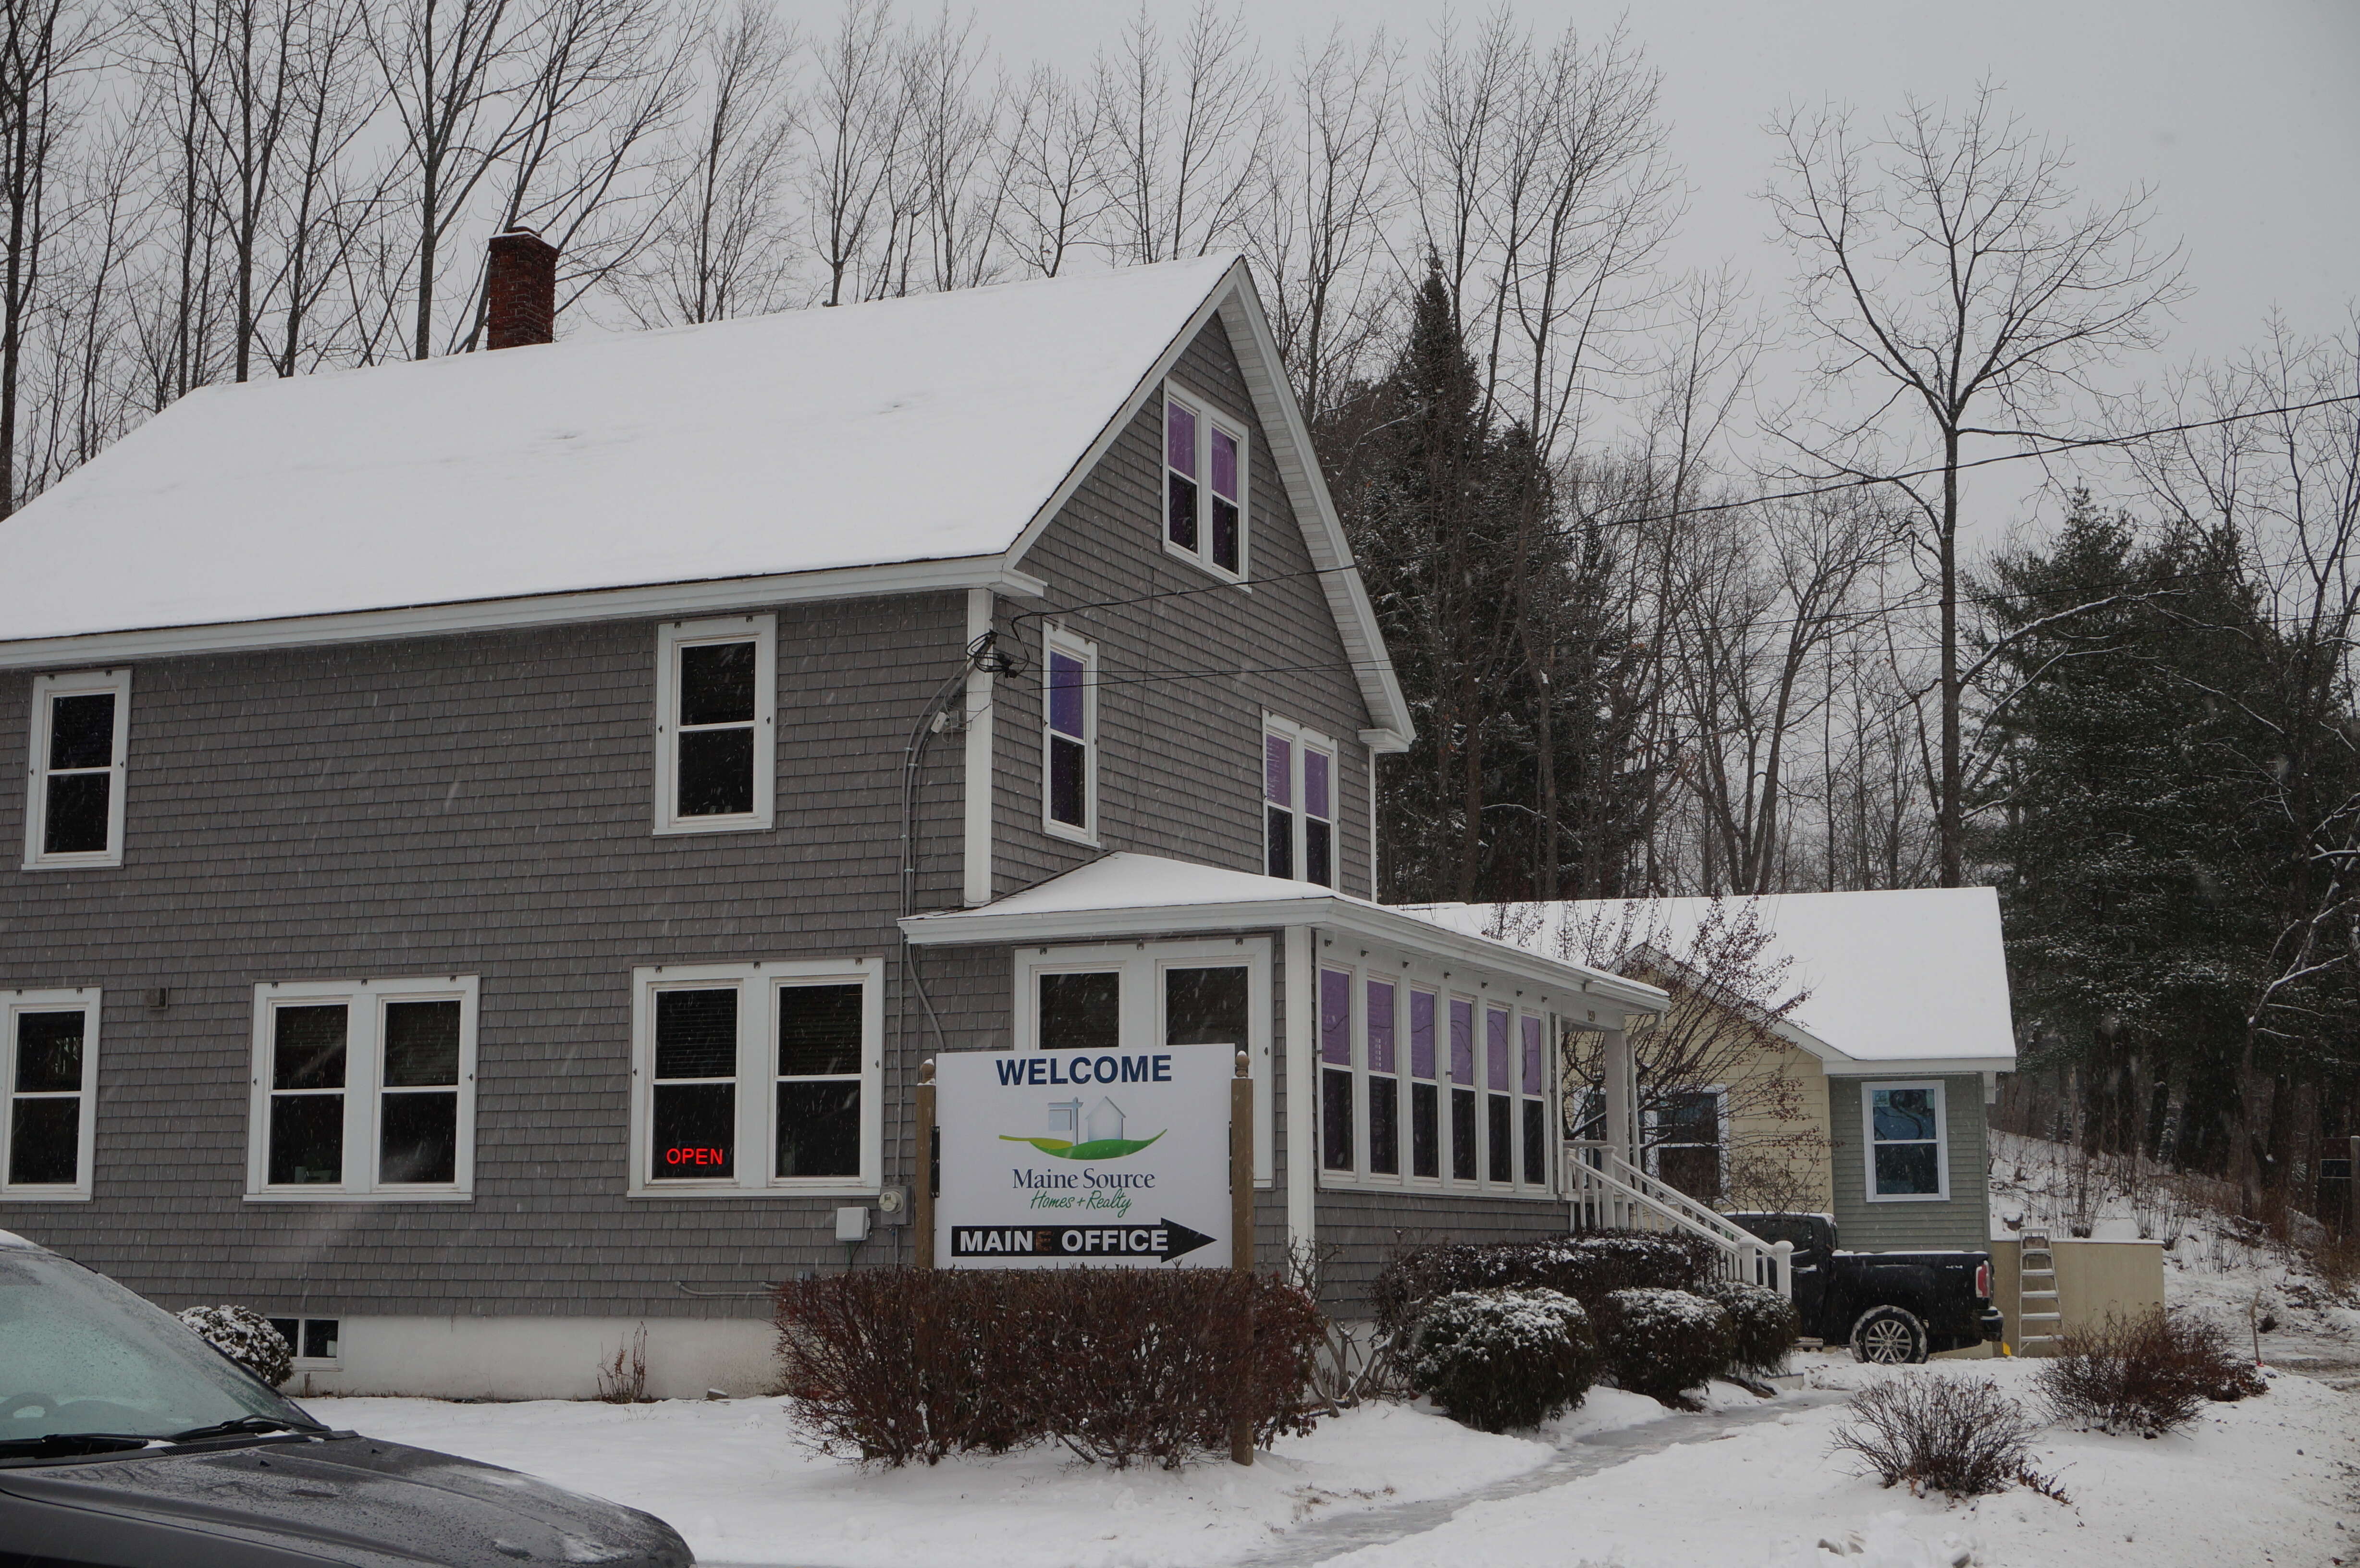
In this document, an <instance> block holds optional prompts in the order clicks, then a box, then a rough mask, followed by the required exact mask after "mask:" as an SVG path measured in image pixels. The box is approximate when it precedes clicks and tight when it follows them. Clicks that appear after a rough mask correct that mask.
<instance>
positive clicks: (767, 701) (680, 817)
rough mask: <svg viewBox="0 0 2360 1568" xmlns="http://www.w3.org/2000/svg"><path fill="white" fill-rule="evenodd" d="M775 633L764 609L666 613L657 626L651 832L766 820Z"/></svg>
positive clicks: (773, 742)
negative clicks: (683, 617) (703, 617)
mask: <svg viewBox="0 0 2360 1568" xmlns="http://www.w3.org/2000/svg"><path fill="white" fill-rule="evenodd" d="M777 633H778V622H777V618H776V617H775V616H771V615H728V616H723V617H721V618H719V619H716V620H709V621H673V622H670V623H667V624H666V625H664V626H661V627H659V628H658V630H657V635H656V648H657V672H656V736H657V747H656V832H658V833H728V832H743V831H746V830H749V829H751V830H760V829H764V828H768V827H769V826H770V819H771V797H772V790H773V784H774V780H773V774H774V768H775V764H776V761H777V757H778V744H777V737H776V725H777V711H778V688H779V681H778V672H777V671H778V666H777Z"/></svg>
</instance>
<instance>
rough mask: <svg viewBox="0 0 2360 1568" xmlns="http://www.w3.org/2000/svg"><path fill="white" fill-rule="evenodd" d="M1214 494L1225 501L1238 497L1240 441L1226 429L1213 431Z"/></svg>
mask: <svg viewBox="0 0 2360 1568" xmlns="http://www.w3.org/2000/svg"><path fill="white" fill-rule="evenodd" d="M1213 494H1214V495H1218V496H1219V497H1221V499H1223V500H1225V501H1234V500H1236V499H1237V498H1238V443H1237V441H1236V439H1235V438H1234V437H1232V436H1231V435H1230V434H1229V432H1228V431H1226V430H1215V431H1214V432H1213Z"/></svg>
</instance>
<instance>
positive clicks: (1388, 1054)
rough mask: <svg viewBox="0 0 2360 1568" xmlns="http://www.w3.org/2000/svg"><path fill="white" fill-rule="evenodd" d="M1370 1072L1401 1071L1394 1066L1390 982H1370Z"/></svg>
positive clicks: (1391, 988) (1391, 985) (1391, 991)
mask: <svg viewBox="0 0 2360 1568" xmlns="http://www.w3.org/2000/svg"><path fill="white" fill-rule="evenodd" d="M1369 1071H1370V1072H1371V1073H1395V1072H1399V1071H1400V1069H1399V1068H1397V1067H1395V1066H1394V1065H1393V982H1392V981H1390V980H1371V981H1370V982H1369Z"/></svg>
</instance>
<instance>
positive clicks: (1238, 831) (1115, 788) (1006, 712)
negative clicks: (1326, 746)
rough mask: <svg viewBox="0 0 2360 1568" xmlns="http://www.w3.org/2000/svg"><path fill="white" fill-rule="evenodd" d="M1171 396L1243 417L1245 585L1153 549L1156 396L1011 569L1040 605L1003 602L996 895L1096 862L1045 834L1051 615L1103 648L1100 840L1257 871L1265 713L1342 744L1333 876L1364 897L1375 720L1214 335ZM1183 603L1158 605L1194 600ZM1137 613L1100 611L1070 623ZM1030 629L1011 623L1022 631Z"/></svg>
mask: <svg viewBox="0 0 2360 1568" xmlns="http://www.w3.org/2000/svg"><path fill="white" fill-rule="evenodd" d="M1173 376H1174V379H1175V381H1177V382H1179V383H1180V384H1182V385H1183V386H1185V387H1187V388H1188V389H1190V390H1192V391H1194V392H1196V393H1197V394H1199V395H1200V396H1202V397H1208V398H1210V399H1212V400H1213V401H1214V402H1215V403H1217V404H1218V405H1220V406H1222V407H1223V408H1225V409H1226V411H1227V412H1228V413H1229V415H1231V416H1232V417H1233V418H1238V419H1244V420H1245V422H1246V424H1247V429H1248V437H1249V440H1250V442H1251V445H1250V447H1249V452H1248V458H1247V477H1248V485H1249V492H1250V494H1249V506H1250V510H1249V513H1248V523H1247V530H1248V545H1247V550H1248V575H1249V577H1250V578H1251V582H1252V586H1251V590H1248V589H1243V588H1240V587H1237V586H1235V585H1233V584H1228V583H1221V582H1219V581H1218V579H1216V578H1214V577H1213V576H1212V575H1211V574H1209V573H1208V572H1205V571H1203V570H1202V569H1200V568H1199V567H1197V566H1196V565H1195V564H1194V563H1192V562H1190V561H1185V560H1183V559H1181V558H1180V557H1177V556H1175V555H1173V554H1170V553H1169V552H1167V551H1166V550H1164V537H1163V528H1164V523H1163V517H1164V513H1163V499H1162V497H1163V486H1164V460H1163V437H1164V404H1163V398H1162V397H1161V396H1155V397H1150V398H1149V399H1148V400H1147V402H1146V404H1145V405H1144V406H1143V407H1142V408H1141V409H1140V411H1139V413H1138V414H1137V415H1136V416H1135V417H1133V418H1132V419H1131V420H1130V421H1129V423H1128V424H1127V425H1125V427H1124V428H1123V430H1122V431H1121V433H1120V435H1118V436H1117V437H1116V439H1115V441H1113V443H1112V445H1111V446H1110V447H1109V449H1108V452H1107V453H1106V455H1105V457H1104V458H1103V459H1101V460H1100V462H1099V463H1098V467H1097V469H1096V470H1095V471H1093V473H1092V474H1090V476H1089V477H1088V478H1087V479H1085V480H1084V481H1083V483H1082V484H1081V485H1080V486H1079V488H1078V489H1077V490H1076V492H1075V494H1074V496H1073V498H1072V499H1071V500H1070V501H1068V502H1067V503H1066V504H1065V507H1064V509H1063V510H1062V511H1061V512H1060V513H1059V514H1058V516H1057V517H1056V518H1055V520H1054V521H1053V522H1052V523H1051V524H1050V525H1049V527H1048V528H1046V529H1045V530H1044V531H1043V533H1042V535H1041V537H1040V539H1038V540H1036V541H1035V542H1034V543H1033V545H1032V549H1031V550H1028V551H1027V552H1026V553H1025V555H1024V558H1023V560H1022V562H1021V564H1022V569H1023V570H1024V571H1026V572H1032V574H1033V575H1035V576H1037V577H1040V578H1042V579H1043V580H1044V581H1046V582H1047V583H1049V590H1050V591H1049V596H1048V598H1047V599H1046V600H1045V601H1044V602H1043V604H1037V605H1036V604H1022V603H1018V602H1014V601H1010V600H1002V601H1000V606H999V618H998V622H997V625H998V626H999V628H1000V633H1001V635H1002V636H1003V637H1011V644H1012V646H1013V647H1015V648H1017V649H1019V650H1020V651H1021V653H1022V657H1023V659H1024V660H1025V666H1026V668H1025V672H1024V673H1023V674H1022V675H1021V676H1018V677H1015V678H1012V679H1010V678H1002V679H1001V680H1000V681H997V682H995V684H994V689H993V705H994V708H995V716H996V740H997V747H998V754H999V759H1000V760H999V768H998V774H999V787H998V790H997V795H996V800H995V807H994V815H995V821H996V822H997V824H998V828H997V832H996V833H995V838H996V841H997V844H998V850H997V853H996V855H995V858H994V863H993V891H994V893H995V895H996V896H1004V895H1006V894H1008V893H1011V892H1015V891H1017V890H1019V889H1021V888H1024V887H1032V885H1033V884H1035V883H1038V882H1042V881H1044V880H1046V879H1047V878H1049V877H1054V876H1056V875H1057V874H1058V873H1060V872H1063V871H1070V870H1072V869H1073V868H1074V867H1075V866H1080V865H1083V864H1085V863H1086V862H1087V861H1090V860H1093V859H1095V858H1097V856H1098V853H1099V851H1098V850H1094V849H1091V848H1089V847H1088V846H1087V845H1082V844H1074V843H1071V842H1069V841H1067V840H1065V839H1060V838H1057V837H1054V836H1053V835H1051V834H1050V833H1047V832H1046V831H1044V830H1043V826H1042V821H1041V726H1042V713H1041V692H1042V675H1041V669H1040V666H1041V658H1042V652H1041V648H1042V643H1041V636H1042V633H1041V628H1042V622H1043V614H1042V613H1041V612H1043V611H1047V612H1051V613H1052V614H1053V615H1054V619H1056V620H1057V621H1059V622H1060V623H1061V624H1062V625H1063V626H1065V628H1066V629H1067V630H1069V631H1071V632H1072V633H1074V634H1075V635H1076V636H1078V637H1087V638H1088V639H1089V640H1090V641H1092V642H1094V643H1096V644H1097V645H1098V671H1099V680H1100V682H1101V685H1100V687H1099V690H1098V725H1099V733H1100V736H1101V754H1100V757H1099V759H1098V790H1099V805H1098V830H1099V831H1098V839H1099V844H1100V845H1101V846H1102V848H1103V849H1104V850H1108V851H1111V850H1120V849H1128V850H1138V851H1141V852H1142V853H1145V854H1151V855H1172V856H1175V857H1176V858H1178V859H1182V860H1193V861H1199V862H1202V863H1205V864H1207V865H1213V866H1228V867H1230V868H1232V869H1235V870H1240V871H1257V872H1258V871H1261V870H1262V868H1263V859H1262V714H1263V713H1265V712H1269V713H1275V714H1278V715H1280V716H1281V717H1284V718H1288V719H1292V720H1294V721H1295V722H1296V723H1297V724H1304V725H1306V726H1308V727H1310V728H1312V729H1315V730H1318V731H1320V732H1321V733H1323V734H1325V735H1327V736H1329V737H1330V738H1332V739H1333V740H1334V741H1335V742H1336V743H1337V780H1336V787H1337V794H1338V811H1339V815H1338V819H1337V837H1338V876H1339V879H1340V881H1341V884H1342V888H1341V890H1342V891H1345V892H1349V893H1358V894H1361V895H1363V896H1366V895H1367V894H1369V892H1370V890H1371V889H1370V884H1369V822H1368V814H1369V794H1368V790H1369V775H1368V768H1369V754H1368V750H1367V748H1366V747H1365V746H1361V745H1360V740H1359V738H1358V737H1359V735H1360V731H1361V730H1363V729H1365V728H1367V727H1368V726H1369V724H1370V719H1369V715H1368V710H1367V706H1366V704H1365V703H1364V702H1362V700H1361V698H1360V687H1359V684H1358V682H1357V681H1356V679H1355V677H1354V674H1353V671H1352V670H1351V668H1350V665H1349V656H1348V655H1347V654H1346V653H1345V651H1344V644H1343V639H1342V637H1340V636H1339V635H1338V632H1337V630H1336V622H1335V615H1334V613H1333V612H1332V611H1331V610H1330V609H1329V607H1328V604H1327V593H1326V590H1325V588H1324V587H1323V586H1322V584H1321V581H1320V579H1319V578H1318V577H1317V576H1311V575H1306V573H1308V572H1311V570H1312V561H1311V553H1310V550H1308V548H1307V547H1306V545H1305V544H1304V542H1303V534H1302V530H1301V528H1299V527H1298V526H1297V525H1296V522H1295V513H1294V510H1293V508H1292V507H1291V506H1289V504H1288V502H1287V497H1286V493H1285V490H1284V488H1283V487H1282V485H1280V483H1279V479H1278V472H1277V464H1276V463H1274V462H1273V461H1272V459H1271V456H1270V452H1269V448H1268V445H1267V440H1266V437H1265V435H1264V432H1263V430H1262V425H1261V423H1260V422H1259V421H1258V420H1256V419H1253V418H1252V413H1253V404H1252V401H1251V398H1250V397H1249V396H1248V395H1247V392H1246V386H1245V380H1244V377H1243V376H1240V374H1239V371H1238V364H1237V357H1236V355H1235V354H1234V353H1233V352H1232V351H1231V349H1230V345H1229V336H1228V333H1227V332H1226V330H1225V329H1224V328H1223V327H1222V325H1221V323H1220V322H1219V321H1218V320H1215V321H1211V322H1209V323H1208V324H1207V326H1206V327H1205V329H1204V330H1203V331H1202V332H1200V333H1198V335H1197V337H1196V342H1195V343H1191V344H1190V345H1189V347H1188V348H1187V349H1186V351H1185V352H1184V353H1183V354H1181V356H1180V360H1179V364H1178V366H1177V368H1176V369H1175V371H1174V373H1173ZM1196 589H1202V590H1205V592H1201V593H1199V592H1187V593H1179V594H1178V595H1177V596H1174V597H1166V598H1150V597H1147V596H1148V595H1152V594H1158V593H1164V594H1169V593H1174V592H1175V591H1176V590H1196ZM1111 600H1124V601H1143V602H1138V603H1123V604H1108V605H1107V607H1105V608H1098V609H1073V610H1071V611H1070V612H1067V613H1062V614H1056V613H1055V612H1059V611H1062V610H1064V609H1065V606H1075V605H1086V604H1103V603H1105V602H1106V601H1111ZM1020 615H1021V617H1022V618H1021V619H1020V618H1019V617H1020Z"/></svg>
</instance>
